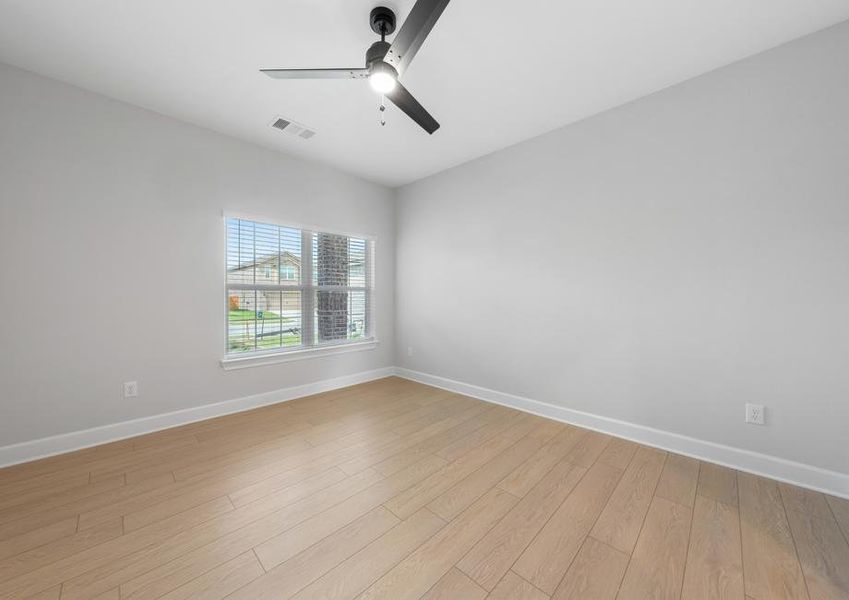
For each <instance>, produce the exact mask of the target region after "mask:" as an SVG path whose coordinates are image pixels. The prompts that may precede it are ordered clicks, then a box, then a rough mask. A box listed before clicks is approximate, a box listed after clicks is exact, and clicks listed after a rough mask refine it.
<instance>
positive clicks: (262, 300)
mask: <svg viewBox="0 0 849 600" xmlns="http://www.w3.org/2000/svg"><path fill="white" fill-rule="evenodd" d="M228 298H229V304H230V307H229V308H230V311H229V318H228V323H227V347H228V349H229V351H230V352H251V351H254V350H273V349H274V348H281V347H282V348H286V347H290V346H299V345H300V344H301V292H298V291H291V292H281V291H279V290H230V291H229V292H228Z"/></svg>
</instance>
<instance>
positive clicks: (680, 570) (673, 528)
mask: <svg viewBox="0 0 849 600" xmlns="http://www.w3.org/2000/svg"><path fill="white" fill-rule="evenodd" d="M691 516H692V515H691V512H690V509H689V508H688V507H685V506H682V505H681V504H678V503H677V502H671V501H669V500H666V499H665V498H661V497H659V496H655V497H654V499H652V503H651V507H650V508H649V512H648V514H647V515H646V522H645V524H644V526H643V529H642V531H641V532H640V538H639V539H638V540H637V545H636V547H635V548H634V553H633V555H632V556H631V562H630V564H629V565H628V569H627V570H626V571H625V577H624V579H623V580H622V586H621V588H620V589H619V595H618V596H617V599H618V600H645V598H655V599H657V600H677V599H678V598H679V597H680V595H681V582H682V581H683V579H684V566H685V563H686V560H687V543H688V538H689V533H690V519H691Z"/></svg>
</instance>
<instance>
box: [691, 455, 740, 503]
mask: <svg viewBox="0 0 849 600" xmlns="http://www.w3.org/2000/svg"><path fill="white" fill-rule="evenodd" d="M696 493H697V494H699V495H701V496H704V497H705V498H710V499H712V500H716V501H717V502H722V503H724V504H728V505H730V506H737V504H738V503H737V471H735V470H734V469H729V468H728V467H723V466H720V465H714V464H711V463H707V462H703V463H702V466H701V469H700V470H699V486H698V488H697V490H696Z"/></svg>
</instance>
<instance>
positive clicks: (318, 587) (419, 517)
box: [293, 508, 485, 600]
mask: <svg viewBox="0 0 849 600" xmlns="http://www.w3.org/2000/svg"><path fill="white" fill-rule="evenodd" d="M444 526H445V521H443V520H442V519H440V518H439V517H437V516H436V515H434V514H433V513H432V512H430V511H429V510H427V509H426V508H423V509H421V510H420V511H418V512H417V513H415V514H414V515H413V516H411V517H410V518H409V519H407V520H406V521H403V522H401V523H400V524H398V525H397V526H396V527H394V528H393V529H392V530H391V531H389V532H387V533H385V534H384V535H383V536H381V537H380V538H378V539H377V540H375V541H374V542H372V543H371V544H369V545H368V546H366V547H365V548H363V549H362V550H360V551H359V552H357V553H356V554H354V555H353V556H351V557H350V558H348V559H347V560H345V561H343V562H342V563H340V564H339V565H338V566H336V567H335V568H334V569H332V570H331V571H329V572H328V573H326V574H325V575H323V576H322V577H320V578H319V579H318V580H316V581H314V582H313V583H311V584H310V585H308V586H307V587H305V588H304V589H302V590H301V591H300V592H298V593H297V594H296V595H295V596H293V598H295V599H296V600H349V599H350V598H354V597H356V596H357V595H358V594H360V593H361V592H362V591H363V590H365V589H366V588H367V587H369V586H370V585H371V584H372V583H374V582H375V581H376V580H377V579H378V578H379V577H380V576H382V575H383V574H384V573H386V572H387V571H389V570H390V569H392V567H394V566H395V565H396V564H398V563H399V562H401V560H403V559H404V558H405V557H407V556H408V555H409V554H410V553H411V552H413V550H415V549H416V548H418V547H419V546H420V545H422V544H423V543H424V542H425V541H426V540H428V539H429V538H431V537H432V536H433V535H434V534H435V533H436V532H437V531H439V530H440V529H442V528H443V527H444ZM449 573H450V572H449ZM464 577H465V576H464ZM457 589H460V588H457ZM478 589H479V588H478ZM466 592H467V593H468V589H467V588H466ZM484 594H485V592H484ZM461 597H465V596H461ZM469 597H472V596H471V595H470V596H469Z"/></svg>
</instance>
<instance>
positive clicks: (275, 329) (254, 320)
mask: <svg viewBox="0 0 849 600" xmlns="http://www.w3.org/2000/svg"><path fill="white" fill-rule="evenodd" d="M226 226H227V298H226V302H227V352H228V354H240V353H249V352H275V351H276V352H283V351H287V350H292V349H303V348H309V347H319V346H328V345H337V344H345V343H350V342H353V341H365V340H368V339H372V338H373V337H374V336H373V332H372V323H371V321H372V319H371V304H372V280H373V277H372V273H373V253H374V249H373V242H372V241H370V240H368V239H366V238H358V237H351V236H346V235H339V234H334V233H326V232H320V231H310V230H306V229H296V228H292V227H285V226H281V225H274V224H270V223H260V222H257V221H251V220H246V219H240V218H229V217H228V218H227V220H226Z"/></svg>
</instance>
